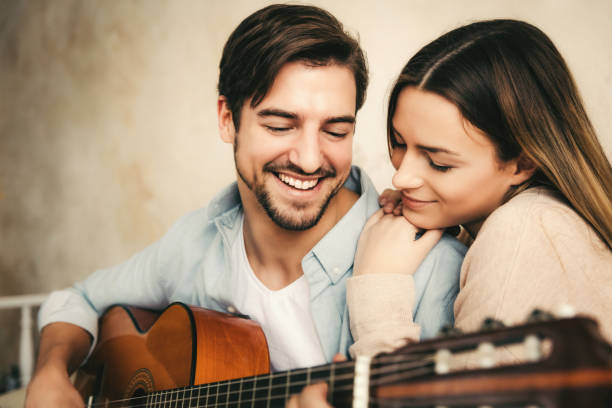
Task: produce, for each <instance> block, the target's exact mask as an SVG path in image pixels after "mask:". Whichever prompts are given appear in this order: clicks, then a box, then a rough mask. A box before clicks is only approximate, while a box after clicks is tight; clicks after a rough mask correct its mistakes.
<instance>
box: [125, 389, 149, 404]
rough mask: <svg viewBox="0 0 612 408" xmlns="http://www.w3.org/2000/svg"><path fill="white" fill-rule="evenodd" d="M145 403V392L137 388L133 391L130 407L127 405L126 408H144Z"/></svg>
mask: <svg viewBox="0 0 612 408" xmlns="http://www.w3.org/2000/svg"><path fill="white" fill-rule="evenodd" d="M146 403H147V392H146V391H145V390H144V389H142V388H138V389H136V390H135V391H134V394H132V398H131V399H130V405H128V407H144V406H146Z"/></svg>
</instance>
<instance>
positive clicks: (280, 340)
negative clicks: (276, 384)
mask: <svg viewBox="0 0 612 408" xmlns="http://www.w3.org/2000/svg"><path fill="white" fill-rule="evenodd" d="M240 224H241V225H240V232H239V239H237V240H236V241H235V242H234V244H233V246H232V272H231V273H232V274H233V275H234V276H233V279H232V282H233V288H232V289H233V290H232V294H233V299H232V302H233V304H234V307H235V309H236V312H238V313H241V314H244V315H248V316H249V317H250V318H251V319H252V320H253V321H255V322H257V323H258V324H259V325H260V326H261V328H262V329H263V332H264V333H265V335H266V340H267V341H268V350H269V353H270V365H271V369H272V371H284V370H291V369H295V368H301V367H311V366H315V365H319V364H325V363H326V362H327V361H326V360H325V356H324V354H323V350H322V348H321V343H320V342H319V337H318V336H317V332H316V329H315V327H314V323H313V320H312V315H311V312H310V288H309V286H308V281H307V280H306V277H305V276H304V275H302V276H301V277H300V278H299V279H297V280H296V281H294V282H292V283H291V284H290V285H288V286H285V287H284V288H282V289H280V290H270V289H268V288H267V287H266V286H265V285H264V284H263V283H262V282H261V281H260V280H259V279H258V278H257V276H255V273H254V272H253V269H251V265H250V264H249V260H248V258H247V255H246V250H245V247H244V233H243V225H244V216H243V217H242V220H240Z"/></svg>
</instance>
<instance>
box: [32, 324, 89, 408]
mask: <svg viewBox="0 0 612 408" xmlns="http://www.w3.org/2000/svg"><path fill="white" fill-rule="evenodd" d="M90 344H91V336H90V335H89V333H88V332H86V331H85V330H83V329H82V328H80V327H78V326H75V325H73V324H70V323H52V324H50V325H48V326H46V327H45V328H44V329H43V331H42V333H41V335H40V350H39V353H38V361H37V363H36V372H35V373H34V377H33V378H32V381H30V384H29V385H28V388H27V391H26V401H25V407H26V408H39V407H45V408H47V407H48V408H54V407H58V408H59V407H66V408H76V407H79V408H82V407H84V406H85V403H84V402H83V399H82V398H81V396H80V395H79V393H78V392H77V390H76V389H75V388H74V386H73V385H72V382H71V381H70V373H72V371H74V370H75V369H76V368H77V367H78V366H79V365H80V364H81V362H82V361H83V359H84V358H85V357H86V356H87V352H88V351H89V346H90Z"/></svg>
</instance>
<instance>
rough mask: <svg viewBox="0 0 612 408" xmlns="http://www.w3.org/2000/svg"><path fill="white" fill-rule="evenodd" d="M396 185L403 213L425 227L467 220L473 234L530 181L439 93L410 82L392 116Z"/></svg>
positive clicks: (523, 172)
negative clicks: (515, 187) (513, 188)
mask: <svg viewBox="0 0 612 408" xmlns="http://www.w3.org/2000/svg"><path fill="white" fill-rule="evenodd" d="M392 132H393V133H392V138H393V139H392V142H393V144H394V145H395V147H393V150H392V154H391V162H392V163H393V166H394V167H395V168H396V170H397V171H396V173H395V175H394V176H393V185H394V186H395V188H397V189H398V190H400V191H401V195H402V206H403V210H402V211H403V214H404V216H405V217H406V218H407V219H408V220H409V221H410V222H411V223H413V224H414V225H416V226H417V227H420V228H424V229H433V228H444V227H449V226H453V225H459V224H462V225H464V226H465V227H466V228H467V229H468V230H469V231H470V233H471V234H472V235H473V236H474V235H475V234H476V233H477V232H478V229H479V227H480V225H481V223H482V221H484V219H485V218H486V217H487V216H488V215H489V214H490V213H491V212H492V211H493V210H495V209H496V208H497V207H498V206H499V205H501V204H502V202H503V199H504V196H505V194H506V192H507V191H508V189H509V188H510V186H512V185H517V184H520V183H521V182H523V181H524V180H526V179H527V178H528V177H529V175H530V173H529V174H525V171H520V170H519V169H518V167H517V162H516V160H511V161H509V162H506V163H502V162H500V161H499V159H498V158H497V155H496V153H495V147H494V145H493V143H492V142H491V141H490V140H489V138H488V137H487V136H486V135H485V134H484V133H483V132H482V131H480V130H479V129H477V128H476V127H474V126H473V125H471V124H470V123H469V122H468V121H467V120H465V119H464V118H463V116H462V115H461V113H460V111H459V109H458V108H457V107H456V106H455V105H454V104H453V103H451V102H449V101H448V100H447V99H445V98H443V97H442V96H439V95H437V94H435V93H432V92H428V91H422V90H418V89H416V88H414V87H407V88H405V89H404V90H402V91H401V92H400V94H399V97H398V101H397V109H396V111H395V114H394V115H393V130H392Z"/></svg>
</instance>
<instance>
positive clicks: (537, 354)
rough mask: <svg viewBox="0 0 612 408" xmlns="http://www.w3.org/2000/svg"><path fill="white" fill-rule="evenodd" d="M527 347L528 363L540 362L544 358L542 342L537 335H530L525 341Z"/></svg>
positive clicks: (524, 344)
mask: <svg viewBox="0 0 612 408" xmlns="http://www.w3.org/2000/svg"><path fill="white" fill-rule="evenodd" d="M523 346H524V347H525V359H527V361H533V362H536V361H540V359H541V358H542V341H541V340H540V338H539V337H538V336H537V335H535V334H530V335H528V336H527V337H525V340H524V341H523Z"/></svg>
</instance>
